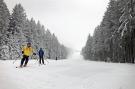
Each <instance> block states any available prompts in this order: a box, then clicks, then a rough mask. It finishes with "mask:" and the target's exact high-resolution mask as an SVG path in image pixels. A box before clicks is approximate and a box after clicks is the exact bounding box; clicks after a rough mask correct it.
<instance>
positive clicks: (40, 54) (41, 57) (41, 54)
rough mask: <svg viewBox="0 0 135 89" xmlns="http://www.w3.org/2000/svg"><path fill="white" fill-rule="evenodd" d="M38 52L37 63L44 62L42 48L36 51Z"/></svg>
mask: <svg viewBox="0 0 135 89" xmlns="http://www.w3.org/2000/svg"><path fill="white" fill-rule="evenodd" d="M38 54H39V64H44V51H43V49H42V48H40V50H39V51H38ZM41 61H42V63H41Z"/></svg>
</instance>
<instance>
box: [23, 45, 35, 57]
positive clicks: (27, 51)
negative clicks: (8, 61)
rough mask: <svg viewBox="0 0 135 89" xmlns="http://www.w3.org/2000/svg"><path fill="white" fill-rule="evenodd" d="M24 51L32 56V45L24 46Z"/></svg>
mask: <svg viewBox="0 0 135 89" xmlns="http://www.w3.org/2000/svg"><path fill="white" fill-rule="evenodd" d="M22 51H23V54H24V55H26V56H30V55H31V54H32V53H33V49H32V47H23V48H22Z"/></svg>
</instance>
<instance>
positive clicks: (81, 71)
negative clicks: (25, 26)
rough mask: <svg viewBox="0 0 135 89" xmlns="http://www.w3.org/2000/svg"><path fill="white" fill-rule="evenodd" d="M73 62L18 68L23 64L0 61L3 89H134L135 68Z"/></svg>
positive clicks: (79, 60)
mask: <svg viewBox="0 0 135 89" xmlns="http://www.w3.org/2000/svg"><path fill="white" fill-rule="evenodd" d="M77 59H78V58H74V57H73V58H71V59H70V60H69V59H67V60H58V61H55V60H49V63H47V62H46V64H47V65H42V66H39V65H38V62H36V61H34V60H32V61H31V60H30V61H29V64H28V67H26V68H15V67H16V65H19V63H20V61H16V62H15V64H13V61H0V89H135V65H134V64H119V63H104V62H93V61H85V60H81V59H78V60H77Z"/></svg>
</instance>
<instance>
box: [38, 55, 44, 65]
mask: <svg viewBox="0 0 135 89" xmlns="http://www.w3.org/2000/svg"><path fill="white" fill-rule="evenodd" d="M41 61H42V64H44V58H43V56H39V64H41Z"/></svg>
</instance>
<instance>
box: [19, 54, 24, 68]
mask: <svg viewBox="0 0 135 89" xmlns="http://www.w3.org/2000/svg"><path fill="white" fill-rule="evenodd" d="M24 61H25V55H23V58H22V60H21V64H20V67H22V66H23V63H24Z"/></svg>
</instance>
